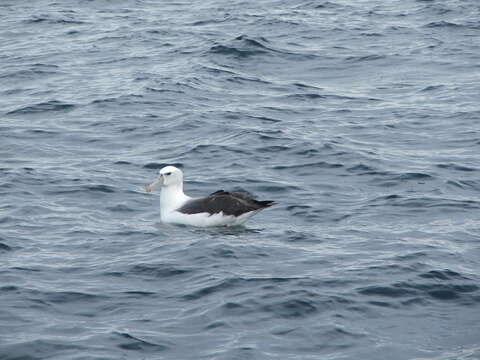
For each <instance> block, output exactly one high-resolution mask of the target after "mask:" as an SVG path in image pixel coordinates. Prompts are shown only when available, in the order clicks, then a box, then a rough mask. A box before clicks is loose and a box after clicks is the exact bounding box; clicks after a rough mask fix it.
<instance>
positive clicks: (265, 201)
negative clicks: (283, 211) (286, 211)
mask: <svg viewBox="0 0 480 360" xmlns="http://www.w3.org/2000/svg"><path fill="white" fill-rule="evenodd" d="M257 203H258V204H260V205H261V206H262V207H264V208H267V207H270V206H273V205H278V203H277V202H275V201H270V200H264V201H257Z"/></svg>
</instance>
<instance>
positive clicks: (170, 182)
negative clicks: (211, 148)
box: [146, 166, 276, 227]
mask: <svg viewBox="0 0 480 360" xmlns="http://www.w3.org/2000/svg"><path fill="white" fill-rule="evenodd" d="M159 174H160V176H159V177H158V179H157V180H155V181H154V182H153V183H152V184H150V185H148V186H147V188H146V191H147V192H151V191H152V190H153V189H154V188H156V187H161V193H160V218H161V220H162V222H165V223H173V224H184V225H193V226H201V227H206V226H234V225H242V224H244V223H245V221H247V220H248V219H249V218H250V217H251V216H253V215H255V214H256V213H258V212H259V211H260V210H263V209H265V208H267V207H270V206H272V205H275V204H276V203H275V202H274V201H257V200H255V199H254V198H253V196H252V195H251V194H248V193H241V192H228V191H223V190H218V191H215V192H214V193H211V194H210V195H208V196H207V197H203V198H191V197H189V196H187V195H185V194H184V193H183V173H182V171H181V170H180V169H178V168H176V167H174V166H166V167H164V168H163V169H161V170H160V171H159Z"/></svg>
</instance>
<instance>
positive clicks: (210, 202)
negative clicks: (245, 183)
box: [178, 190, 275, 216]
mask: <svg viewBox="0 0 480 360" xmlns="http://www.w3.org/2000/svg"><path fill="white" fill-rule="evenodd" d="M274 204H275V203H274V202H272V201H257V200H255V199H253V198H251V197H250V196H248V195H247V194H244V193H237V192H227V191H223V190H219V191H215V192H214V193H212V194H210V195H209V196H207V197H205V198H200V199H192V200H190V201H188V202H187V203H186V204H185V205H183V206H182V207H181V208H180V209H178V211H179V212H181V213H183V214H198V213H205V212H206V213H209V214H210V215H213V214H218V213H220V212H223V214H225V215H234V216H240V215H242V214H244V213H247V212H250V211H255V210H260V209H263V208H266V207H269V206H272V205H274Z"/></svg>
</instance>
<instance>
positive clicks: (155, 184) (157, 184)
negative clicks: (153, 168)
mask: <svg viewBox="0 0 480 360" xmlns="http://www.w3.org/2000/svg"><path fill="white" fill-rule="evenodd" d="M162 185H163V176H161V175H160V177H159V178H158V179H157V180H155V181H154V182H153V183H151V184H150V185H148V186H147V187H146V188H145V191H146V192H148V193H149V192H152V190H153V189H155V188H157V187H160V186H162Z"/></svg>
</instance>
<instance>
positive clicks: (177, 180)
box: [146, 166, 183, 192]
mask: <svg viewBox="0 0 480 360" xmlns="http://www.w3.org/2000/svg"><path fill="white" fill-rule="evenodd" d="M182 184H183V173H182V170H180V169H179V168H176V167H175V166H165V167H164V168H162V169H161V170H160V171H159V176H158V178H157V180H155V181H154V182H153V183H151V184H150V185H148V186H147V189H146V190H147V192H151V191H152V190H153V189H154V188H156V187H160V186H163V187H169V186H180V187H182Z"/></svg>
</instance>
